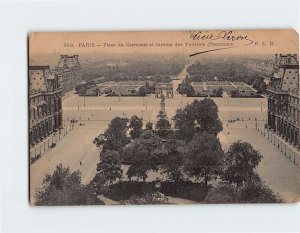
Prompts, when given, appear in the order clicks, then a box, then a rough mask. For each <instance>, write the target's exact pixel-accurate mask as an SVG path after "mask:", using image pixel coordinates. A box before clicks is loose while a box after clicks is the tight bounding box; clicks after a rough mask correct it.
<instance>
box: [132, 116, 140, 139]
mask: <svg viewBox="0 0 300 233" xmlns="http://www.w3.org/2000/svg"><path fill="white" fill-rule="evenodd" d="M129 128H130V129H131V130H130V132H129V134H130V136H131V138H133V139H134V138H138V137H139V136H140V135H141V133H142V128H143V121H142V119H140V118H138V117H137V116H132V117H131V119H130V121H129Z"/></svg>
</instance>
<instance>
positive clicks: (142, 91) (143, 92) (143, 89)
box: [138, 86, 149, 96]
mask: <svg viewBox="0 0 300 233" xmlns="http://www.w3.org/2000/svg"><path fill="white" fill-rule="evenodd" d="M148 93H149V90H148V88H147V87H146V86H141V87H140V89H139V91H138V95H139V96H146V95H147V94H148Z"/></svg>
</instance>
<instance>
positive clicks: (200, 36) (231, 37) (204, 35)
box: [185, 30, 254, 57]
mask: <svg viewBox="0 0 300 233" xmlns="http://www.w3.org/2000/svg"><path fill="white" fill-rule="evenodd" d="M185 33H186V34H187V35H188V36H189V38H190V39H192V40H194V41H223V42H244V43H242V44H241V45H238V46H234V45H233V44H232V43H230V44H228V43H224V44H222V43H221V46H222V45H224V47H221V48H217V49H210V50H205V51H201V52H197V53H193V54H190V57H192V56H196V55H199V54H202V53H208V52H212V51H217V50H224V49H230V48H236V47H241V46H248V45H251V44H253V43H254V41H253V40H252V39H250V38H249V37H248V36H247V35H242V34H237V33H235V32H234V31H220V32H206V31H200V30H199V31H186V32H185ZM228 45H229V46H228Z"/></svg>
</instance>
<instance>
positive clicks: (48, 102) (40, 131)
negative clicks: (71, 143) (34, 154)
mask: <svg viewBox="0 0 300 233" xmlns="http://www.w3.org/2000/svg"><path fill="white" fill-rule="evenodd" d="M28 72H29V74H28V75H29V143H30V145H34V144H36V143H38V142H40V141H42V140H43V139H44V138H46V137H47V136H48V135H50V134H52V133H53V132H56V131H57V130H58V129H60V128H61V127H62V89H61V88H60V85H59V82H58V77H56V76H55V75H54V74H52V72H51V71H50V67H49V66H29V71H28Z"/></svg>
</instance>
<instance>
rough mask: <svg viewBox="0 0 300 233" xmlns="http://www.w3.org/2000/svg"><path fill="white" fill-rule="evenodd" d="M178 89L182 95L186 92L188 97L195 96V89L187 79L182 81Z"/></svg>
mask: <svg viewBox="0 0 300 233" xmlns="http://www.w3.org/2000/svg"><path fill="white" fill-rule="evenodd" d="M177 91H178V93H179V94H181V95H184V94H185V95H187V96H188V97H191V96H195V90H194V88H193V86H192V85H191V84H190V83H189V82H187V81H183V82H182V83H180V84H179V85H178V88H177Z"/></svg>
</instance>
